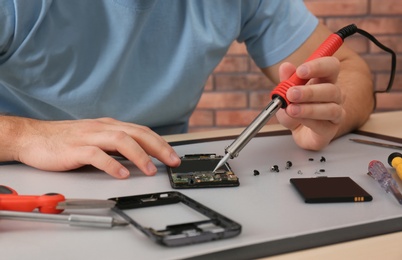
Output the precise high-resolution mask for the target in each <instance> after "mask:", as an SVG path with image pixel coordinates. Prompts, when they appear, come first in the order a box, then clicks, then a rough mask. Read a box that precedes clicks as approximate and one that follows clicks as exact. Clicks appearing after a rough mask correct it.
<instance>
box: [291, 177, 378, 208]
mask: <svg viewBox="0 0 402 260" xmlns="http://www.w3.org/2000/svg"><path fill="white" fill-rule="evenodd" d="M290 182H291V183H292V184H293V186H294V187H295V188H296V190H297V191H298V192H299V194H300V195H301V196H302V197H303V199H304V201H305V202H306V203H325V202H365V201H371V200H373V197H371V195H370V194H368V193H367V192H366V191H365V190H364V189H363V188H362V187H360V186H359V185H358V184H357V183H356V182H354V181H353V180H352V179H351V178H349V177H316V178H292V179H290Z"/></svg>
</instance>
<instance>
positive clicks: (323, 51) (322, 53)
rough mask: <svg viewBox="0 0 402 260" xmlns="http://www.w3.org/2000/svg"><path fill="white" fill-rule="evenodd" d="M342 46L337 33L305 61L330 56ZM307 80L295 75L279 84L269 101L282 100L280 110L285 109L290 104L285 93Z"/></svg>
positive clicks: (340, 38) (341, 39)
mask: <svg viewBox="0 0 402 260" xmlns="http://www.w3.org/2000/svg"><path fill="white" fill-rule="evenodd" d="M342 44H343V38H342V37H341V36H339V35H338V34H337V33H333V34H331V35H330V36H329V37H328V38H327V39H326V40H325V41H324V42H323V43H322V44H321V45H320V46H319V47H318V49H317V50H315V51H314V53H313V54H312V55H311V56H310V57H309V58H308V59H307V60H306V61H305V62H307V61H310V60H314V59H317V58H321V57H326V56H332V55H333V54H334V53H335V52H336V51H337V50H338V49H339V48H340V47H341V45H342ZM307 82H308V79H301V78H299V77H298V76H297V75H296V73H293V75H292V76H291V77H290V78H289V79H287V80H284V81H282V82H281V83H279V84H278V85H277V86H276V87H275V89H274V90H273V91H272V92H271V99H274V98H276V97H279V98H280V99H281V100H282V108H286V107H287V106H288V105H289V104H290V102H289V100H288V99H287V97H286V92H287V91H288V89H289V88H291V87H293V86H300V85H305V84H306V83H307Z"/></svg>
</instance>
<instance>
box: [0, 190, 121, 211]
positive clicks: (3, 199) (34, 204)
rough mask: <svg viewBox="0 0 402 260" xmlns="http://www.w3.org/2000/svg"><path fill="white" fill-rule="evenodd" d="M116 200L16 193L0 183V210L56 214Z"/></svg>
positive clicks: (102, 205) (104, 206)
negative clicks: (65, 210)
mask: <svg viewBox="0 0 402 260" xmlns="http://www.w3.org/2000/svg"><path fill="white" fill-rule="evenodd" d="M115 204H116V202H114V201H111V200H98V199H66V198H65V197H64V196H63V195H62V194H58V193H47V194H44V195H41V196H35V195H33V196H31V195H18V193H17V192H16V191H15V190H13V189H12V188H10V187H7V186H4V185H0V210H10V211H26V212H30V211H33V210H35V209H38V210H39V212H41V213H52V214H58V213H61V212H63V210H64V209H95V208H112V207H114V205H115Z"/></svg>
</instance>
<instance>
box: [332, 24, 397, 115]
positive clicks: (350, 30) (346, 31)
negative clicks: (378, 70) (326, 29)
mask: <svg viewBox="0 0 402 260" xmlns="http://www.w3.org/2000/svg"><path fill="white" fill-rule="evenodd" d="M356 32H357V33H359V34H361V35H363V36H364V37H366V38H367V39H369V40H370V41H372V42H373V43H374V44H375V45H377V46H378V47H379V48H380V49H382V50H384V51H386V52H388V53H390V54H391V73H390V77H389V82H388V86H387V88H386V89H385V90H374V91H373V95H374V109H375V108H376V104H377V100H376V94H377V93H385V92H390V91H391V88H392V84H393V83H394V79H395V71H396V54H395V52H394V51H393V50H391V49H390V48H388V47H387V46H385V45H384V44H382V43H381V42H379V41H378V40H377V39H376V38H375V37H374V36H373V35H371V34H370V33H368V32H366V31H365V30H362V29H359V28H357V26H356V25H355V24H350V25H348V26H345V27H343V28H342V29H340V30H339V31H337V32H336V34H338V35H339V36H340V37H341V38H342V39H345V38H346V37H349V36H351V35H353V34H355V33H356Z"/></svg>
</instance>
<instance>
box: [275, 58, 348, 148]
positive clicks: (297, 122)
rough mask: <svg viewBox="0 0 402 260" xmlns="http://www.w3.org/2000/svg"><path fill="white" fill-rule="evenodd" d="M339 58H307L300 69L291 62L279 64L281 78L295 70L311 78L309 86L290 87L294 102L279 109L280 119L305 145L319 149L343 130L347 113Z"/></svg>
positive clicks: (298, 142)
mask: <svg viewBox="0 0 402 260" xmlns="http://www.w3.org/2000/svg"><path fill="white" fill-rule="evenodd" d="M339 70H340V63H339V60H338V59H337V58H335V57H324V58H319V59H316V60H312V61H309V62H306V63H304V64H302V65H301V66H299V67H298V68H297V69H296V68H295V67H294V66H293V65H292V64H290V63H283V64H282V65H281V66H280V68H279V77H280V80H281V81H283V80H286V79H288V78H289V77H290V76H291V75H292V74H293V73H294V72H296V75H297V76H298V77H299V78H301V79H310V81H309V82H308V83H307V84H306V85H305V86H295V87H292V88H290V89H289V90H288V91H287V93H286V97H287V98H288V100H289V101H290V102H291V104H290V105H289V106H288V107H287V108H286V111H285V110H283V109H281V110H279V111H278V113H277V118H278V121H279V122H280V123H281V124H282V125H283V126H285V127H287V128H289V129H290V130H291V131H292V134H293V138H294V140H295V142H296V143H297V144H298V145H299V146H300V147H302V148H305V149H310V150H319V149H322V148H324V147H325V146H327V145H328V143H329V142H330V141H331V140H332V139H333V138H334V137H335V136H336V134H337V133H338V131H339V127H340V123H341V122H342V121H343V119H344V117H345V110H344V108H343V103H344V97H343V95H342V91H341V89H340V88H339V87H338V86H337V85H336V83H337V79H338V74H339Z"/></svg>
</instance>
